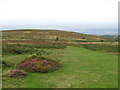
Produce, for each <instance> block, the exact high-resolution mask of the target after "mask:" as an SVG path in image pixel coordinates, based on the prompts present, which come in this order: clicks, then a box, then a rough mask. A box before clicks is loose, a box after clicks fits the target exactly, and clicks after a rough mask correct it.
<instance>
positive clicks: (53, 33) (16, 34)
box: [2, 29, 116, 41]
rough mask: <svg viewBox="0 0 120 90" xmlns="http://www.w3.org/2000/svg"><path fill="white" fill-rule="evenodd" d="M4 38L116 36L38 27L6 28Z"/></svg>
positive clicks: (60, 38)
mask: <svg viewBox="0 0 120 90" xmlns="http://www.w3.org/2000/svg"><path fill="white" fill-rule="evenodd" d="M2 38H3V40H49V41H50V40H56V39H59V40H61V41H74V40H80V41H101V40H104V41H115V40H116V39H114V38H106V37H101V36H95V35H89V34H83V33H76V32H70V31H60V30H43V29H40V30H36V29H24V30H4V31H2Z"/></svg>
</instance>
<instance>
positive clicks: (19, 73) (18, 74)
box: [9, 69, 27, 78]
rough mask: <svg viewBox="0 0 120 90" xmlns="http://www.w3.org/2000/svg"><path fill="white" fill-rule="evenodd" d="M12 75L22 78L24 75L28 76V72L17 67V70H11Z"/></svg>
mask: <svg viewBox="0 0 120 90" xmlns="http://www.w3.org/2000/svg"><path fill="white" fill-rule="evenodd" d="M9 76H10V77H14V78H22V77H25V76H27V73H26V72H24V71H22V70H19V69H15V70H11V71H10V75H9Z"/></svg>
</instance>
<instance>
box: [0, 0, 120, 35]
mask: <svg viewBox="0 0 120 90" xmlns="http://www.w3.org/2000/svg"><path fill="white" fill-rule="evenodd" d="M118 1H119V0H0V11H1V14H0V21H1V22H0V23H1V25H2V27H1V28H2V29H19V28H50V29H63V30H73V31H78V32H83V33H93V34H99V33H100V34H107V33H108V34H116V33H117V22H118ZM97 30H98V31H99V32H97Z"/></svg>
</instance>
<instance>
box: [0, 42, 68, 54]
mask: <svg viewBox="0 0 120 90" xmlns="http://www.w3.org/2000/svg"><path fill="white" fill-rule="evenodd" d="M44 48H45V49H46V48H47V49H51V48H54V49H63V48H66V45H61V44H52V45H46V44H44V45H42V44H41V45H35V44H25V45H23V44H3V47H2V54H3V55H6V54H25V53H30V54H33V53H36V54H38V55H42V54H45V53H46V54H48V52H46V51H45V50H39V49H44Z"/></svg>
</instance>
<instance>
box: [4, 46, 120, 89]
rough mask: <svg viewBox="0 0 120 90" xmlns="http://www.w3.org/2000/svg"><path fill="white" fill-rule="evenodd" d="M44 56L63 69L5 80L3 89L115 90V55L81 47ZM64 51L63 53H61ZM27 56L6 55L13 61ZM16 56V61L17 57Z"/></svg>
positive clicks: (116, 81)
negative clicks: (53, 60) (85, 89)
mask: <svg viewBox="0 0 120 90" xmlns="http://www.w3.org/2000/svg"><path fill="white" fill-rule="evenodd" d="M52 51H53V52H54V54H51V55H49V56H47V57H49V58H53V59H56V60H58V59H59V60H61V63H62V64H63V65H64V67H63V68H61V69H59V70H57V71H54V72H51V73H44V74H41V73H31V74H29V75H28V76H27V77H25V78H23V79H14V78H10V77H5V78H4V80H3V87H13V88H18V87H19V88H28V87H29V88H117V87H118V77H117V75H118V74H117V70H118V63H117V62H118V56H117V55H112V54H108V53H102V52H97V51H90V50H87V49H84V48H78V47H72V46H70V47H67V48H66V49H62V50H52ZM61 52H64V53H61ZM26 56H28V55H23V56H21V55H20V56H8V57H4V59H6V60H14V61H15V62H17V61H19V60H21V59H24V58H25V57H26ZM17 57H19V58H17Z"/></svg>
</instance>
